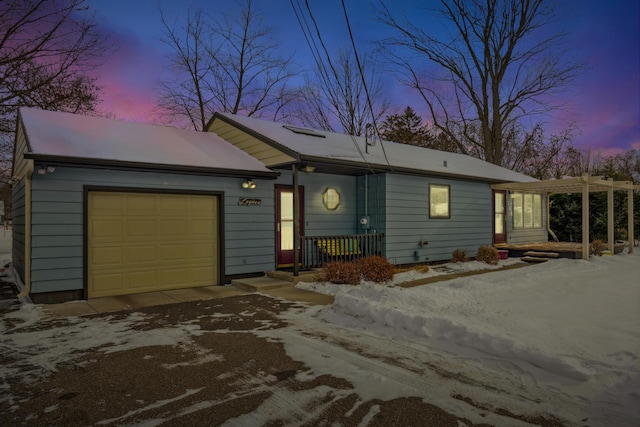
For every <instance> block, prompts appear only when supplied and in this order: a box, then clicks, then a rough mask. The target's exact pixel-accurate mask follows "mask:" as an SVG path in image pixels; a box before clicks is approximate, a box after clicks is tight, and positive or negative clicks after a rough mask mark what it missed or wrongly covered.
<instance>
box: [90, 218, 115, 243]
mask: <svg viewBox="0 0 640 427" xmlns="http://www.w3.org/2000/svg"><path fill="white" fill-rule="evenodd" d="M89 224H90V225H89V237H92V238H93V239H103V238H114V239H122V221H121V220H105V219H94V220H92V221H90V223H89Z"/></svg>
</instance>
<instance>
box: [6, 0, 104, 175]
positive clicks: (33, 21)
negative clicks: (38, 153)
mask: <svg viewBox="0 0 640 427" xmlns="http://www.w3.org/2000/svg"><path fill="white" fill-rule="evenodd" d="M87 10H88V6H87V5H86V4H85V0H60V1H49V0H11V1H2V2H0V144H1V145H0V153H1V155H2V159H1V164H2V166H1V167H2V171H0V172H2V173H3V174H4V175H6V174H7V173H8V170H9V169H10V164H11V153H12V148H11V147H12V141H13V133H14V132H15V120H16V114H17V111H18V108H19V107H39V108H42V109H46V110H58V111H69V112H89V111H94V110H95V107H96V104H97V103H98V101H99V93H100V88H99V87H98V86H97V85H96V84H95V78H93V77H91V76H90V74H89V73H90V72H91V71H92V70H93V69H94V68H95V67H96V66H97V65H98V64H99V63H100V62H101V60H100V56H101V54H102V53H104V42H103V40H102V38H101V37H100V36H99V35H98V34H97V32H96V31H95V27H94V22H93V16H91V15H88V12H87Z"/></svg>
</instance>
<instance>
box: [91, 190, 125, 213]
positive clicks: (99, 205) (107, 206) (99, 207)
mask: <svg viewBox="0 0 640 427" xmlns="http://www.w3.org/2000/svg"><path fill="white" fill-rule="evenodd" d="M123 203H124V199H123V197H122V194H117V193H110V194H104V197H100V198H99V199H95V198H94V199H92V200H90V201H89V206H90V207H91V208H92V209H93V210H94V211H95V212H100V215H108V216H119V215H122V213H123V212H124V209H123Z"/></svg>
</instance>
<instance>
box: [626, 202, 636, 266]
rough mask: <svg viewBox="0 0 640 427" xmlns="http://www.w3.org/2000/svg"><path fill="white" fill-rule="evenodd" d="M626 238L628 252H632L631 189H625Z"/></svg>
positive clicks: (633, 236)
mask: <svg viewBox="0 0 640 427" xmlns="http://www.w3.org/2000/svg"><path fill="white" fill-rule="evenodd" d="M627 218H628V223H627V240H628V242H629V253H632V252H633V244H634V242H635V233H634V230H633V190H627Z"/></svg>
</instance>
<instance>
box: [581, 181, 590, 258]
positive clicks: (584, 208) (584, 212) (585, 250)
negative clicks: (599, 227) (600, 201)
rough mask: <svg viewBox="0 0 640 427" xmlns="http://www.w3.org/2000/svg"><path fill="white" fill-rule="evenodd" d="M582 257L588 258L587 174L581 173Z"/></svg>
mask: <svg viewBox="0 0 640 427" xmlns="http://www.w3.org/2000/svg"><path fill="white" fill-rule="evenodd" d="M582 259H587V260H588V259H589V176H588V175H587V174H583V175H582Z"/></svg>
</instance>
